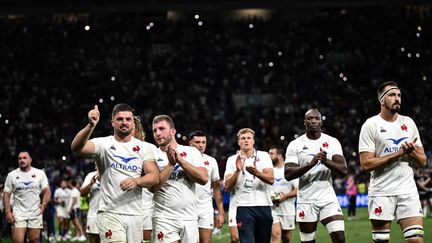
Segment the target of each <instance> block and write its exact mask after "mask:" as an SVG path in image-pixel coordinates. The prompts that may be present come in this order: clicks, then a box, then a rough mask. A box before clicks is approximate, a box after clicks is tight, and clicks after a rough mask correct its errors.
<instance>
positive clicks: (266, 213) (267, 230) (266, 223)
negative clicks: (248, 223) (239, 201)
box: [251, 206, 273, 242]
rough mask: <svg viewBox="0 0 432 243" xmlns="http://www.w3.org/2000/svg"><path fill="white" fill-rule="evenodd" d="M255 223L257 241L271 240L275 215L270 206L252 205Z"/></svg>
mask: <svg viewBox="0 0 432 243" xmlns="http://www.w3.org/2000/svg"><path fill="white" fill-rule="evenodd" d="M251 208H252V210H253V211H252V212H253V213H254V214H253V217H254V218H255V220H254V221H255V223H254V235H255V242H269V241H270V240H271V235H272V225H273V217H272V213H271V207H270V206H257V207H251Z"/></svg>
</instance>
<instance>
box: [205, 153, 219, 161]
mask: <svg viewBox="0 0 432 243" xmlns="http://www.w3.org/2000/svg"><path fill="white" fill-rule="evenodd" d="M203 156H204V159H205V160H207V161H209V162H210V161H211V162H216V159H215V158H214V157H212V156H210V155H208V154H203Z"/></svg>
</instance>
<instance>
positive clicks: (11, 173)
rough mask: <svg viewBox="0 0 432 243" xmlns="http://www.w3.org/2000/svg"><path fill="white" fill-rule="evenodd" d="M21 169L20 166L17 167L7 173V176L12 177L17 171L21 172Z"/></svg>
mask: <svg viewBox="0 0 432 243" xmlns="http://www.w3.org/2000/svg"><path fill="white" fill-rule="evenodd" d="M19 170H20V168H16V169H14V170H12V171H11V172H9V173H8V174H7V177H12V176H14V175H16V174H17V173H19Z"/></svg>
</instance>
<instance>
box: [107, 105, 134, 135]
mask: <svg viewBox="0 0 432 243" xmlns="http://www.w3.org/2000/svg"><path fill="white" fill-rule="evenodd" d="M111 124H112V126H113V128H114V134H115V135H117V136H119V137H122V138H123V137H127V136H129V135H131V134H132V131H133V129H134V118H133V114H132V112H130V111H119V112H117V113H116V114H115V115H114V116H113V119H112V121H111Z"/></svg>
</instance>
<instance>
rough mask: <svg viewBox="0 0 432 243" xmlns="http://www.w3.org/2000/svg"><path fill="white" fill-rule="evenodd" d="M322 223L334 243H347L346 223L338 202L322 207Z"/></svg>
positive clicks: (330, 202)
mask: <svg viewBox="0 0 432 243" xmlns="http://www.w3.org/2000/svg"><path fill="white" fill-rule="evenodd" d="M319 214H320V221H321V223H322V224H323V225H324V226H325V227H326V228H327V232H328V233H329V234H330V237H331V239H332V242H333V243H343V242H345V223H344V216H343V213H342V209H341V207H340V205H339V202H337V201H329V202H327V203H325V204H324V205H321V209H320V213H319Z"/></svg>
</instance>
